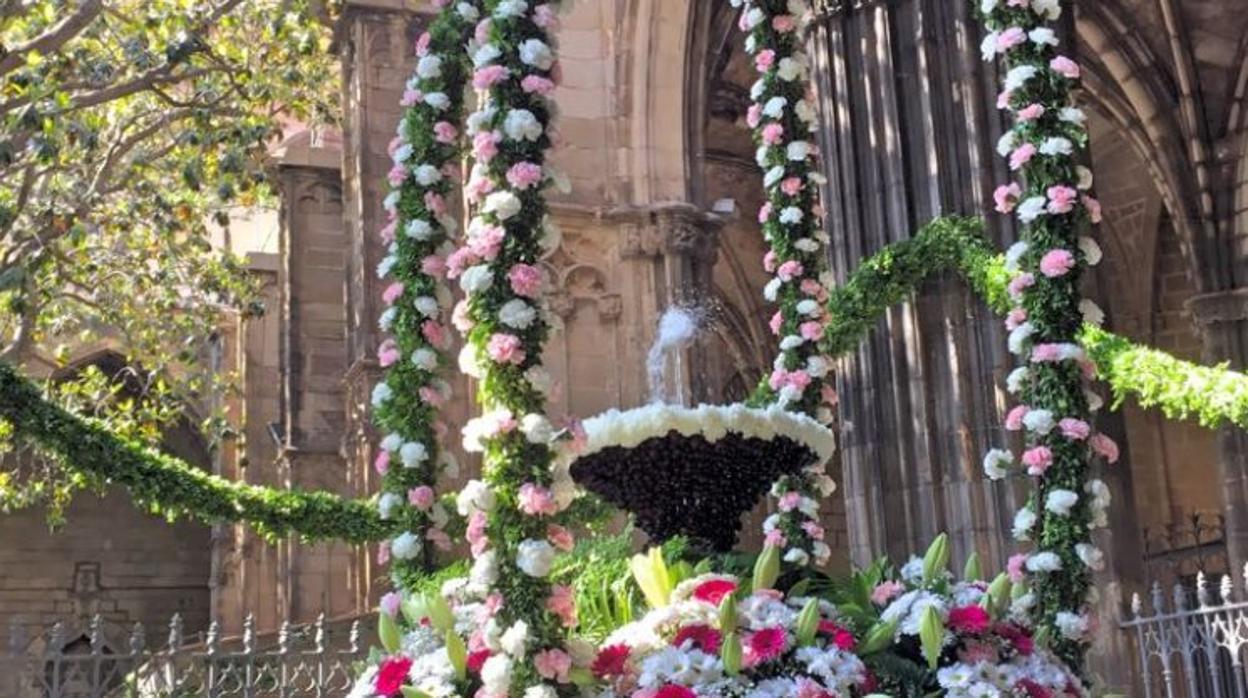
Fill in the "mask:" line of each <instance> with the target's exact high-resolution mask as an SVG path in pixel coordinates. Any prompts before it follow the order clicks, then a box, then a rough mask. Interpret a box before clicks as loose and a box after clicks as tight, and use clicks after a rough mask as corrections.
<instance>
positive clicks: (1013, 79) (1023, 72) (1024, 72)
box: [1005, 65, 1040, 92]
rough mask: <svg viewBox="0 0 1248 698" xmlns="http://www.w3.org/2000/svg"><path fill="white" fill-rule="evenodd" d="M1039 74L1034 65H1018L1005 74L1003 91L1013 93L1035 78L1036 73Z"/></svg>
mask: <svg viewBox="0 0 1248 698" xmlns="http://www.w3.org/2000/svg"><path fill="white" fill-rule="evenodd" d="M1038 72H1040V71H1039V69H1038V68H1036V66H1034V65H1020V66H1016V67H1014V68H1011V69H1010V72H1008V73H1006V74H1005V91H1006V92H1014V91H1016V90H1018V89H1019V88H1021V87H1023V86H1024V85H1026V84H1027V82H1028V81H1030V80H1031V79H1032V78H1034V77H1036V73H1038Z"/></svg>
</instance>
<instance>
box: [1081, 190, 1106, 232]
mask: <svg viewBox="0 0 1248 698" xmlns="http://www.w3.org/2000/svg"><path fill="white" fill-rule="evenodd" d="M1083 207H1084V208H1086V209H1088V219H1089V220H1091V221H1092V223H1093V224H1094V225H1095V224H1099V223H1100V222H1101V220H1102V219H1103V218H1104V213H1103V212H1102V211H1101V202H1100V201H1097V200H1096V199H1094V198H1092V197H1090V196H1088V195H1087V194H1084V195H1083Z"/></svg>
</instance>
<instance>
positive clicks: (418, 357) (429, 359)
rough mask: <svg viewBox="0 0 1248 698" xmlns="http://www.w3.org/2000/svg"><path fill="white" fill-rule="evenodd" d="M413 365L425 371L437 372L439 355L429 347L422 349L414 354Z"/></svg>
mask: <svg viewBox="0 0 1248 698" xmlns="http://www.w3.org/2000/svg"><path fill="white" fill-rule="evenodd" d="M412 363H413V364H414V365H415V366H416V367H417V368H420V369H423V370H425V371H435V370H437V368H438V355H437V353H436V352H434V351H433V350H432V349H430V348H428V347H421V348H419V349H417V350H416V351H414V352H412Z"/></svg>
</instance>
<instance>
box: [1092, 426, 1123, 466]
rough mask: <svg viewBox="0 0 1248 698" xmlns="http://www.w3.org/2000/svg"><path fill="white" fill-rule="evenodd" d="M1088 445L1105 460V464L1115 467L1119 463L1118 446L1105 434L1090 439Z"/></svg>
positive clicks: (1095, 435) (1094, 435) (1098, 434)
mask: <svg viewBox="0 0 1248 698" xmlns="http://www.w3.org/2000/svg"><path fill="white" fill-rule="evenodd" d="M1088 445H1089V446H1091V447H1092V450H1093V451H1095V452H1096V455H1098V456H1100V457H1102V458H1104V459H1105V462H1107V463H1109V464H1110V465H1113V464H1114V463H1117V462H1118V456H1119V453H1118V444H1117V443H1115V442H1114V440H1113V439H1111V438H1109V437H1108V436H1106V435H1104V434H1100V433H1097V434H1093V435H1092V436H1090V437H1088Z"/></svg>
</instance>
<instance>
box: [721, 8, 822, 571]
mask: <svg viewBox="0 0 1248 698" xmlns="http://www.w3.org/2000/svg"><path fill="white" fill-rule="evenodd" d="M732 5H733V6H734V7H738V8H740V9H741V18H740V22H739V25H738V26H739V27H740V29H741V31H743V32H745V33H746V41H745V49H746V51H747V52H748V53H749V54H750V55H752V56H753V57H754V67H755V68H756V69H757V71H758V73H759V79H758V80H757V81H756V82H755V83H754V85H753V87H752V88H751V90H750V97H751V99H752V100H753V104H751V106H750V108H749V112H748V114H747V117H746V120H747V121H748V122H749V125H750V127H751V128H752V129H753V130H754V140H755V144H756V145H757V146H758V151H757V156H756V160H757V162H758V166H759V167H760V168H762V170H763V172H764V175H763V186H764V188H765V190H766V192H767V202H766V203H764V204H763V206H762V208H761V209H760V210H759V212H758V222H759V224H760V225H762V228H763V236H764V237H765V238H766V239H767V242H768V244H769V246H770V250H769V251H768V252H767V254H766V256H765V257H764V259H763V266H764V267H765V268H766V270H767V272H768V273H771V274H774V276H773V278H772V279H771V281H769V282H768V284H767V286H766V288H765V289H764V294H765V296H766V298H767V300H768V301H769V302H772V303H777V304H779V306H780V308H779V310H777V311H776V314H775V315H774V316H773V317H772V319H771V323H770V326H771V330H772V332H773V333H774V334H775V335H776V337H778V338H779V342H780V353H779V355H778V356H777V357H776V360H775V365H774V366H773V367H772V372H771V375H770V377H769V378H768V379H767V381H766V383H765V384H764V385H763V386H760V394H759V395H757V396H756V397H755V401H756V402H759V403H767V402H774V403H776V404H779V405H782V406H784V407H786V408H787V409H791V410H794V411H800V412H804V413H806V414H808V415H811V416H817V417H819V418H820V419H821V420H822V421H825V422H827V421H831V419H832V412H831V408H832V406H834V405H835V404H836V392H835V390H834V389H833V388H832V384H831V382H830V381H829V378H830V375H829V374H830V373H831V370H832V359H831V358H830V357H828V356H826V355H825V354H824V353H823V350H822V347H821V344H820V342H821V340H822V339H823V338H824V335H825V333H826V331H827V327H828V322H829V316H828V310H827V308H826V307H825V305H824V304H825V303H826V302H827V299H828V290H829V289H830V288H831V287H832V286H833V279H832V276H831V273H830V272H829V271H828V269H827V249H826V247H827V245H828V243H830V242H831V240H830V239H829V237H828V234H827V232H825V231H824V230H823V226H822V223H821V221H822V217H823V210H822V206H821V205H820V204H819V192H818V187H819V186H821V185H822V184H824V183H825V178H824V177H823V175H822V174H821V173H820V172H819V171H818V166H817V161H816V153H817V148H816V146H815V144H814V143H813V142H812V141H811V133H812V132H813V131H814V130H815V129H816V128H817V113H816V110H815V106H814V101H813V100H812V99H811V95H810V80H809V77H808V74H809V69H810V61H809V58H808V57H807V55H806V53H805V52H804V51H803V46H804V42H803V40H802V38H801V29H802V27H803V26H804V25H805V24H806V23H808V22H809V21H810V19H811V17H812V16H813V15H812V12H811V8H810V4H809V2H808V1H807V0H732ZM825 484H826V483H825V480H824V479H823V478H820V477H819V474H818V473H797V474H794V475H788V476H785V477H782V478H780V479H778V480H777V481H776V483H775V485H774V487H773V489H772V494H773V495H774V496H775V498H776V499H777V502H778V503H779V509H780V511H779V515H778V516H776V517H774V518H772V519H770V520H769V524H768V526H767V530H766V537H767V545H770V546H776V547H779V548H782V549H784V550H785V551H786V552H785V555H784V558H785V560H786V561H788V562H790V563H793V564H796V565H799V566H805V565H808V564H810V563H811V562H812V561H813V562H815V563H816V564H823V563H825V562H826V561H827V559H828V558H829V557H830V555H831V550H830V549H829V548H828V546H827V545H826V544H824V542H823V528H822V521H821V518H820V516H819V508H818V505H817V503H818V501H819V498H820V497H821V496H826V495H827V494H829V492H827V490H826V486H825ZM795 501H797V502H802V503H812V502H813V503H815V506H813V507H812V506H791V504H792V503H793V502H795ZM785 503H789V504H790V506H786V505H785Z"/></svg>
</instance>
